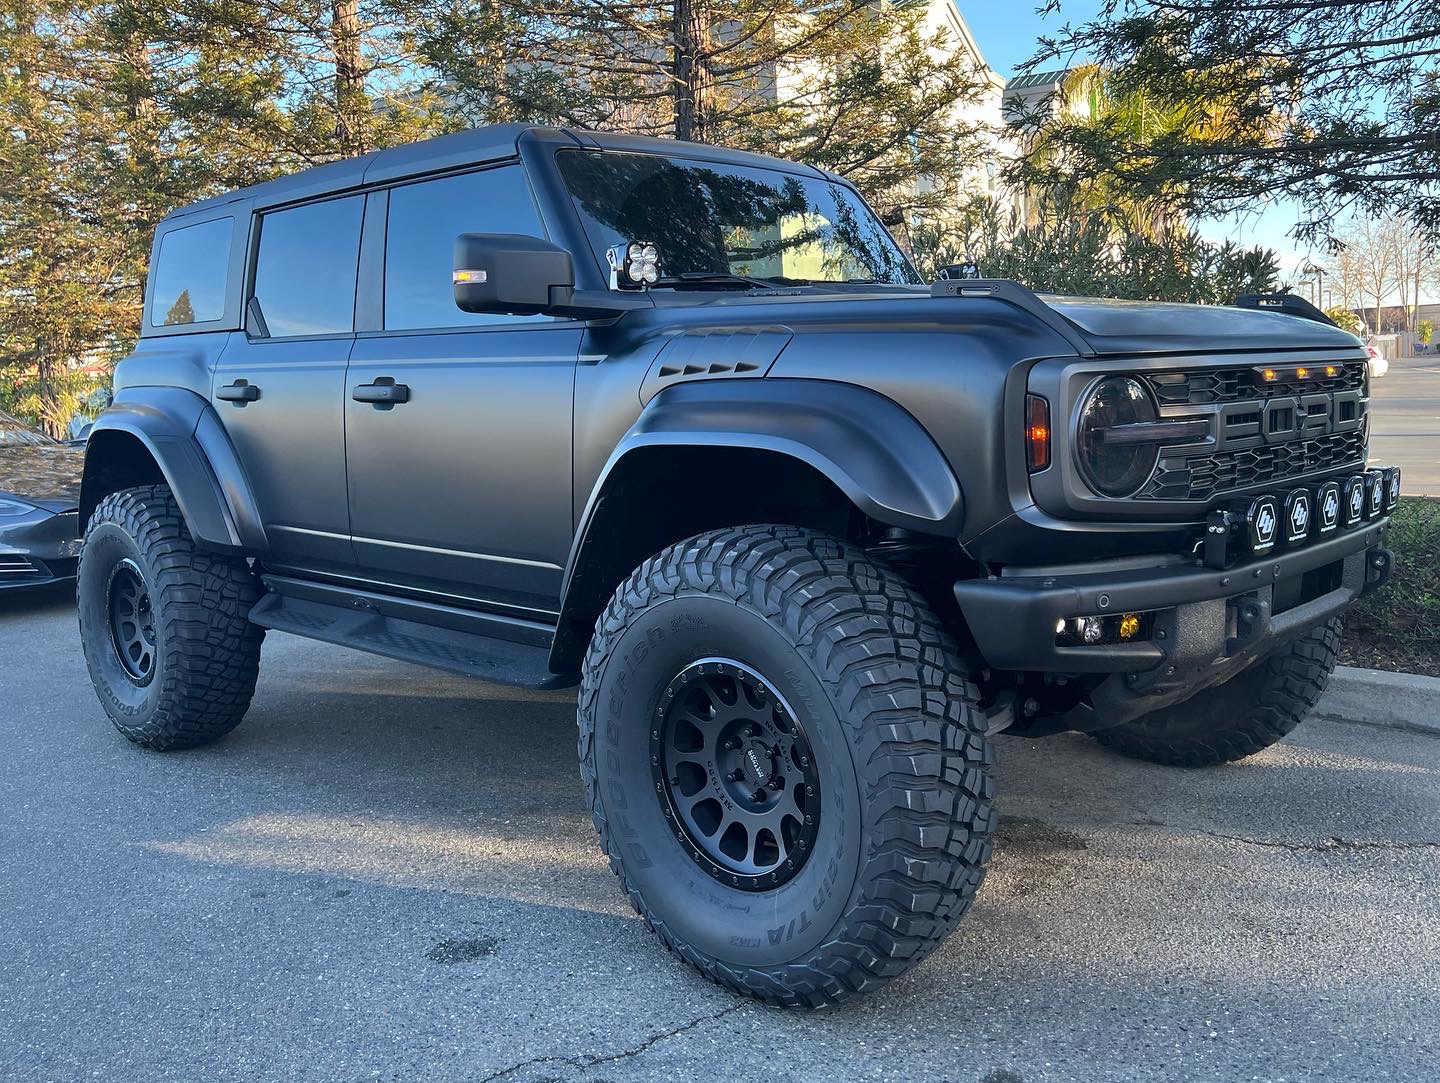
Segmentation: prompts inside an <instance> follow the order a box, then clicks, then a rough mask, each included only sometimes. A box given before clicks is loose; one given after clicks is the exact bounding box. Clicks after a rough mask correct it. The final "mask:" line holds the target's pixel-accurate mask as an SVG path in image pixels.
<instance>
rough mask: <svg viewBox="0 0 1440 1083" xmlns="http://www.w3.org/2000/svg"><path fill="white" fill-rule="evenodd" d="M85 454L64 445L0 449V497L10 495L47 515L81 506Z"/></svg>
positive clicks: (82, 451)
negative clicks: (44, 511)
mask: <svg viewBox="0 0 1440 1083" xmlns="http://www.w3.org/2000/svg"><path fill="white" fill-rule="evenodd" d="M84 466H85V450H84V449H83V448H78V447H65V446H64V445H63V444H38V445H34V446H29V445H25V446H21V447H0V493H10V494H13V495H14V496H17V497H19V498H20V499H21V500H24V501H27V502H28V503H31V504H34V505H35V506H36V507H40V508H44V509H45V510H46V511H56V512H59V511H73V510H74V509H75V508H78V507H79V506H80V474H81V471H82V470H83V469H84Z"/></svg>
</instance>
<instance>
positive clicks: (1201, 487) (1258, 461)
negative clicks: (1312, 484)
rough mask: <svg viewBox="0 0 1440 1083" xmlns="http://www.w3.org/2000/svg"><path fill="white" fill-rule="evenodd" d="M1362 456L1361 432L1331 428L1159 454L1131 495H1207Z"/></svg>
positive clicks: (1185, 497)
mask: <svg viewBox="0 0 1440 1083" xmlns="http://www.w3.org/2000/svg"><path fill="white" fill-rule="evenodd" d="M1364 455H1365V434H1364V433H1363V432H1346V433H1331V434H1328V435H1326V436H1320V437H1316V438H1314V439H1308V440H1297V441H1295V442H1294V443H1289V444H1278V445H1270V446H1261V447H1252V448H1243V449H1241V450H1239V451H1230V452H1222V453H1220V454H1215V455H1202V456H1198V457H1196V458H1188V459H1187V458H1184V457H1175V458H1169V457H1166V456H1164V455H1162V456H1161V458H1160V465H1159V466H1158V467H1156V469H1155V473H1154V474H1153V475H1152V476H1151V478H1150V481H1149V482H1148V483H1147V484H1146V485H1145V487H1144V488H1143V489H1141V490H1140V492H1139V493H1137V494H1136V495H1137V497H1138V498H1140V499H1144V500H1208V499H1210V498H1211V497H1212V496H1214V495H1216V494H1217V493H1225V492H1230V491H1231V490H1234V489H1244V488H1246V487H1247V486H1250V485H1264V484H1267V483H1269V482H1272V481H1283V480H1284V479H1286V478H1293V477H1299V476H1300V475H1302V474H1310V473H1314V472H1315V471H1318V470H1326V469H1329V468H1332V467H1341V466H1345V465H1346V464H1348V463H1359V462H1360V461H1362V460H1363V459H1364Z"/></svg>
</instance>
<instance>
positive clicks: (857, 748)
mask: <svg viewBox="0 0 1440 1083" xmlns="http://www.w3.org/2000/svg"><path fill="white" fill-rule="evenodd" d="M975 702H976V691H975V688H974V686H973V685H971V684H970V683H969V682H967V681H966V680H965V677H964V671H963V668H962V664H961V663H960V661H959V660H958V658H957V657H956V654H955V650H954V647H953V644H952V643H951V642H950V640H949V638H948V636H947V635H946V634H945V632H944V630H943V628H942V627H941V625H940V623H939V621H938V620H937V619H936V618H935V616H934V615H933V614H932V613H931V612H930V611H929V610H928V608H927V607H926V606H925V604H924V602H923V601H922V600H921V599H920V598H919V596H918V595H917V594H915V592H914V591H912V590H911V589H910V588H909V586H907V585H906V584H905V583H904V582H903V581H902V580H901V579H900V578H899V577H898V576H897V575H895V573H894V572H892V571H891V570H889V569H888V568H886V567H884V566H882V565H879V564H877V563H875V562H873V561H872V560H870V559H869V558H868V557H867V556H866V555H865V554H864V553H863V552H861V551H859V550H857V549H854V548H852V547H850V546H847V545H845V544H843V543H841V542H839V541H836V540H834V539H832V538H828V537H825V536H823V535H819V534H815V533H812V532H808V531H804V530H799V529H795V528H790V527H776V526H755V527H741V528H735V529H729V530H722V531H716V532H713V533H709V534H704V535H701V536H699V537H696V538H692V539H690V540H689V541H685V542H681V543H680V544H678V545H675V546H672V547H671V548H669V549H667V550H665V551H664V552H662V553H660V554H658V555H657V556H655V557H653V558H651V559H650V560H648V561H646V562H645V564H644V565H642V566H641V567H640V568H639V569H638V570H637V571H636V572H635V573H634V574H633V575H632V576H631V577H630V579H629V580H628V581H627V582H626V583H624V584H623V585H622V586H621V587H620V588H619V590H617V591H616V593H615V595H614V597H613V598H612V599H611V601H610V604H609V606H608V607H607V608H606V610H605V612H604V613H603V614H602V615H601V617H600V619H599V621H598V623H597V626H596V630H595V635H594V639H593V640H592V642H591V645H590V649H589V652H588V654H587V656H586V660H585V666H584V680H583V684H582V687H581V692H580V705H579V724H580V761H581V772H582V775H583V778H584V781H585V788H586V795H587V797H588V799H589V801H590V805H591V809H592V813H593V817H594V821H595V826H596V829H597V830H598V831H599V834H600V839H601V843H602V845H603V846H604V848H605V851H606V853H607V854H608V856H609V858H610V864H611V867H612V868H613V869H614V870H615V872H616V873H617V875H619V877H620V880H621V883H622V884H623V886H624V888H625V890H626V892H627V893H628V895H629V897H630V901H631V902H632V904H633V905H634V906H635V909H636V910H637V911H638V912H639V913H640V914H641V915H642V916H643V917H644V919H645V921H646V923H647V924H648V925H649V926H650V928H652V929H653V930H654V931H655V932H656V933H657V934H658V935H659V937H660V939H661V941H662V942H663V943H664V944H665V945H666V946H667V947H668V948H670V950H672V951H673V952H675V953H676V954H677V955H679V956H680V957H681V958H682V959H684V960H685V961H686V962H688V963H690V964H691V965H693V966H694V967H696V968H697V969H698V970H699V971H700V972H701V973H702V974H704V975H705V976H706V977H708V978H710V979H711V980H713V981H716V982H718V983H720V984H722V985H725V986H727V987H729V988H731V989H732V990H734V991H736V992H739V993H743V994H746V995H749V996H753V997H756V998H758V999H761V1000H764V1001H768V1002H771V1003H777V1004H785V1005H794V1006H802V1007H819V1006H822V1005H825V1004H830V1003H835V1002H838V1001H840V1000H843V999H845V998H846V997H848V996H850V995H853V994H855V993H860V992H865V991H868V990H870V989H873V988H875V987H877V986H878V985H880V984H881V983H883V982H884V981H885V980H887V979H889V978H891V977H894V976H895V975H897V974H899V973H901V972H903V971H905V970H906V969H908V968H909V967H910V966H912V965H914V964H915V963H916V962H917V961H919V960H920V959H921V958H923V957H924V955H925V954H926V953H927V952H929V951H930V950H931V949H932V948H934V947H935V946H936V945H937V944H939V943H940V941H941V940H942V939H943V938H944V936H945V934H946V933H948V932H949V931H950V929H951V928H952V927H953V926H954V925H955V924H956V923H957V922H958V921H959V920H960V918H961V917H962V916H963V915H964V914H965V912H966V911H967V910H968V909H969V907H970V904H971V902H972V900H973V899H974V897H975V893H976V891H977V890H978V888H979V886H980V882H981V880H982V879H983V877H984V872H985V865H986V863H987V861H988V860H989V857H990V849H991V833H992V830H993V826H994V810H993V807H992V804H991V780H990V751H989V746H988V743H987V740H986V737H985V727H984V723H983V719H982V718H981V716H980V714H979V712H978V711H977V710H976V708H975Z"/></svg>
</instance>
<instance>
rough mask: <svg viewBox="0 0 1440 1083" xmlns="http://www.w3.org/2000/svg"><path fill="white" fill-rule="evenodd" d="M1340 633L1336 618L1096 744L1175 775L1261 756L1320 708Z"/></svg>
mask: <svg viewBox="0 0 1440 1083" xmlns="http://www.w3.org/2000/svg"><path fill="white" fill-rule="evenodd" d="M1340 629H1341V621H1340V618H1339V617H1335V618H1334V619H1333V620H1331V621H1330V622H1329V623H1327V624H1322V625H1320V626H1319V627H1318V628H1314V629H1312V630H1311V631H1309V632H1307V633H1305V634H1304V635H1303V636H1300V637H1299V638H1298V639H1296V640H1295V641H1294V642H1292V643H1290V644H1288V645H1286V646H1284V647H1282V648H1281V649H1280V650H1278V651H1276V652H1275V653H1274V654H1272V655H1270V656H1268V657H1267V658H1264V659H1262V660H1261V661H1259V662H1257V663H1255V665H1253V666H1251V667H1250V668H1249V669H1247V670H1244V671H1243V672H1241V673H1240V674H1239V675H1238V676H1236V677H1232V678H1231V679H1230V680H1228V681H1226V682H1225V683H1224V684H1222V685H1220V686H1219V687H1218V688H1210V689H1207V690H1205V691H1204V692H1201V693H1200V694H1199V695H1197V696H1195V697H1194V698H1193V699H1189V700H1186V701H1185V702H1184V703H1177V704H1176V705H1174V706H1173V707H1166V708H1164V709H1163V710H1159V711H1155V712H1154V713H1153V714H1148V715H1144V716H1142V717H1140V718H1137V719H1136V720H1135V721H1133V722H1127V723H1125V724H1124V725H1121V726H1116V727H1114V728H1113V729H1106V730H1100V731H1099V732H1097V733H1096V734H1095V738H1096V739H1097V740H1098V741H1099V742H1100V743H1101V744H1102V745H1104V746H1105V747H1106V748H1110V749H1113V750H1114V751H1116V752H1119V753H1120V754H1121V755H1124V756H1130V757H1131V758H1133V759H1138V760H1149V761H1151V762H1152V763H1165V764H1170V765H1172V766H1175V767H1213V766H1215V765H1216V764H1221V763H1227V762H1229V761H1232V760H1241V759H1244V758H1245V757H1246V756H1251V755H1254V754H1255V753H1256V752H1259V751H1261V750H1262V749H1266V748H1269V747H1270V746H1271V745H1273V744H1275V742H1277V741H1279V740H1280V739H1281V738H1283V737H1284V736H1285V735H1286V734H1288V733H1289V732H1290V731H1291V730H1293V729H1294V728H1295V727H1296V726H1298V725H1299V724H1300V723H1301V722H1302V721H1303V720H1304V718H1305V716H1306V715H1307V714H1309V713H1310V711H1311V709H1313V708H1314V706H1315V703H1316V701H1317V700H1319V698H1320V694H1321V693H1322V692H1324V691H1325V686H1326V685H1327V684H1328V683H1329V682H1330V674H1331V672H1332V671H1333V670H1334V669H1335V656H1336V652H1337V651H1338V650H1339V649H1340Z"/></svg>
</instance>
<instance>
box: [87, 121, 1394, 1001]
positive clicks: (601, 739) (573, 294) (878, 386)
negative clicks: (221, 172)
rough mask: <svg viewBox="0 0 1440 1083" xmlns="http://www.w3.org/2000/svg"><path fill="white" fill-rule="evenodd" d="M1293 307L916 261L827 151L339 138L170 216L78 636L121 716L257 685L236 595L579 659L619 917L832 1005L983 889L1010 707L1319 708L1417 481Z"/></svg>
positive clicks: (1324, 327) (333, 626)
mask: <svg viewBox="0 0 1440 1083" xmlns="http://www.w3.org/2000/svg"><path fill="white" fill-rule="evenodd" d="M1267 309H1271V310H1270V311H1267ZM1294 313H1298V315H1296V314H1294ZM1317 315H1318V314H1316V313H1314V312H1313V310H1307V309H1306V307H1305V306H1304V305H1303V304H1302V303H1300V302H1298V300H1297V299H1295V298H1291V297H1287V296H1264V297H1252V298H1249V299H1248V300H1244V301H1242V302H1238V303H1237V306H1236V307H1209V308H1205V307H1194V306H1181V305H1166V304H1141V303H1127V302H1117V301H1104V300H1085V299H1073V298H1063V297H1039V296H1037V295H1035V294H1033V293H1031V292H1029V291H1028V290H1026V289H1024V288H1022V287H1020V286H1018V285H1016V284H1015V283H1013V282H1006V281H994V280H985V279H979V278H974V277H955V278H946V279H943V280H941V281H938V282H935V283H933V284H932V285H928V286H927V285H924V284H922V283H921V282H920V280H919V278H918V277H917V275H916V274H915V272H914V270H913V269H912V267H911V265H910V263H909V262H908V260H907V259H906V256H905V255H904V254H903V252H902V250H901V249H900V248H899V247H898V246H897V244H896V242H895V241H894V240H893V239H892V238H891V236H890V235H889V234H888V233H887V232H886V230H885V228H884V227H883V226H882V225H881V223H880V222H879V221H878V219H877V218H876V217H875V215H874V214H873V213H872V212H871V211H870V209H869V208H868V207H867V206H866V205H865V203H864V202H863V201H862V199H861V198H860V196H859V195H858V194H857V192H856V191H855V189H854V188H853V187H851V186H850V185H849V184H848V183H847V182H846V181H845V180H843V179H842V178H840V177H836V176H832V175H829V174H827V173H823V172H819V171H817V170H815V169H811V168H808V167H806V166H801V165H795V164H792V163H787V162H781V161H775V160H772V159H768V158H764V157H759V156H755V155H750V154H740V153H734V152H731V151H727V150H722V149H718V148H715V147H701V146H691V145H686V144H680V143H671V142H664V141H657V140H646V139H640V138H632V137H626V136H614V135H595V134H591V133H587V132H580V131H567V130H559V129H551V128H537V127H531V126H522V125H507V126H499V127H493V128H486V129H482V130H478V131H473V132H467V133H463V134H459V135H454V136H447V137H444V138H441V139H437V140H433V141H431V142H427V143H421V144H418V145H414V146H405V147H398V148H395V149H393V150H383V151H379V152H376V153H373V154H370V155H367V156H364V157H361V158H356V159H353V160H349V161H343V162H337V163H334V164H331V165H324V166H320V167H319V168H316V169H311V170H307V171H306V172H303V173H299V174H297V175H295V176H291V177H287V178H285V179H282V180H277V181H272V182H269V183H264V184H259V185H256V186H254V187H252V188H247V189H244V190H242V191H238V192H234V193H231V194H229V195H223V196H219V197H216V198H213V199H207V200H205V201H203V202H200V203H196V204H194V205H192V206H189V207H186V208H184V209H182V210H180V211H177V212H176V213H174V214H172V215H171V216H169V217H168V218H166V219H165V220H164V221H163V222H162V223H161V224H160V226H159V229H158V231H157V235H156V237H155V243H154V250H153V254H152V260H151V271H150V279H149V283H148V290H147V302H146V307H145V313H144V327H143V331H142V333H141V336H140V340H139V344H138V346H137V347H136V349H135V351H134V353H133V354H131V355H130V356H129V357H128V358H127V359H126V360H125V361H124V362H122V363H121V365H120V366H119V369H118V371H117V373H116V387H117V394H116V397H115V403H114V406H113V407H112V408H111V409H110V410H108V411H107V412H106V413H105V414H104V415H103V416H102V417H101V419H100V421H99V422H98V424H97V425H96V426H95V429H94V432H93V435H92V436H91V437H90V442H89V450H88V454H87V457H86V466H85V474H84V479H83V491H82V495H81V511H80V514H81V522H84V523H87V524H88V526H87V528H86V532H85V540H84V548H83V557H82V560H81V564H80V570H79V603H80V630H81V634H82V636H83V640H84V649H85V656H86V659H87V661H88V663H89V668H90V673H91V676H92V678H93V680H94V683H95V687H96V690H97V691H98V693H99V696H100V700H101V702H102V703H103V704H104V707H105V710H106V711H107V713H108V714H109V716H110V717H111V718H112V719H113V720H114V722H115V725H116V726H117V727H118V728H119V729H120V731H121V732H122V733H123V734H125V736H126V737H128V738H130V739H131V740H132V741H134V742H136V743H137V744H140V745H142V746H145V747H147V748H151V749H176V748H185V747H189V746H193V745H198V744H201V743H203V742H206V741H211V740H214V739H216V738H217V737H220V736H221V735H223V734H225V733H227V732H228V731H229V730H230V729H231V728H233V727H234V726H235V725H236V724H237V723H239V722H240V720H241V717H242V716H243V715H244V714H245V711H246V708H247V706H248V704H249V703H250V698H251V695H252V693H253V691H254V688H255V681H256V673H257V670H258V667H259V663H260V646H261V638H262V636H263V634H264V633H263V629H266V628H272V629H280V630H283V631H286V632H291V633H294V634H298V635H302V636H309V637H313V638H315V639H320V640H325V641H328V642H332V643H339V644H345V645H348V646H352V647H356V648H359V649H361V650H366V651H373V652H377V653H379V654H383V655H389V656H392V657H395V658H401V659H406V660H409V661H412V662H421V663H425V664H428V665H433V666H437V667H441V668H445V669H451V670H458V671H460V672H462V673H467V674H473V675H475V676H478V677H485V678H491V679H495V680H501V681H512V682H527V683H531V684H539V685H547V686H565V685H571V684H577V683H578V685H579V753H580V762H581V770H582V773H583V777H584V782H585V792H586V795H587V798H588V800H589V803H590V806H591V808H592V810H593V814H594V821H595V826H596V827H597V829H598V830H599V834H600V841H601V845H602V846H603V847H604V848H605V851H606V853H607V854H608V856H609V859H610V863H611V865H612V867H613V868H614V870H615V872H616V873H617V874H618V875H619V877H620V880H621V883H622V884H623V886H624V889H625V891H626V892H627V893H628V895H629V898H630V900H631V902H632V903H633V904H634V906H635V908H636V909H637V910H638V911H639V912H640V914H642V915H643V916H644V919H645V921H646V922H647V923H648V924H649V925H650V927H651V928H653V929H654V930H655V932H656V933H657V934H658V936H659V937H660V939H661V940H662V941H663V942H664V943H665V944H666V946H667V947H669V948H670V949H671V950H672V951H674V952H675V953H676V954H678V955H679V956H681V957H682V958H683V959H685V960H686V961H687V962H689V963H690V964H692V965H693V966H694V967H696V968H697V969H699V970H700V971H701V972H702V973H704V974H705V975H706V976H708V977H710V978H712V979H714V980H715V981H717V982H720V983H722V984H724V985H726V986H728V987H730V988H732V989H734V990H736V991H739V992H742V993H746V994H749V995H752V996H755V997H759V998H761V999H763V1000H767V1001H771V1002H776V1003H781V1004H790V1005H800V1006H818V1005H823V1004H826V1003H830V1002H834V1001H838V1000H840V999H842V998H844V997H846V996H848V995H851V994H854V993H857V992H862V991H865V990H869V989H872V988H874V987H876V986H877V985H879V984H880V983H882V982H883V981H884V980H885V979H887V978H889V977H892V976H894V975H896V974H899V973H901V972H902V971H904V970H905V969H906V968H908V967H910V966H911V965H913V964H914V963H915V962H916V961H917V960H919V959H920V958H922V957H923V956H924V955H925V954H926V953H927V952H928V951H929V950H930V949H932V948H934V947H935V946H936V945H937V944H938V943H939V942H940V941H941V939H942V938H943V937H944V936H945V934H946V933H947V932H948V931H949V930H950V929H951V928H952V927H953V926H954V925H955V924H956V923H957V922H958V921H959V920H960V918H961V917H962V915H963V914H964V913H965V912H966V910H967V909H968V908H969V906H970V904H971V902H972V900H973V899H974V897H975V893H976V891H977V889H978V888H979V887H980V882H981V879H982V877H983V876H984V872H985V866H986V862H987V860H988V859H989V856H990V850H991V833H992V829H993V827H994V824H995V812H994V806H993V804H992V797H993V793H992V781H991V778H990V767H991V753H990V749H989V742H990V738H991V736H992V735H994V734H997V733H1000V732H1009V733H1018V734H1023V735H1027V736H1034V735H1041V734H1051V733H1058V732H1061V731H1067V730H1080V731H1083V732H1087V733H1092V734H1094V736H1095V737H1096V738H1097V739H1098V740H1099V741H1100V742H1101V743H1103V744H1104V745H1106V746H1108V747H1110V748H1113V749H1115V750H1116V751H1118V752H1121V753H1124V754H1126V755H1130V756H1137V757H1141V758H1144V759H1149V760H1155V761H1158V762H1161V763H1169V764H1178V765H1185V766H1200V765H1207V764H1217V763H1220V762H1221V761H1225V760H1234V759H1238V758H1240V757H1243V756H1247V755H1249V754H1251V753H1253V752H1256V751H1258V750H1260V749H1263V748H1265V747H1266V746H1268V745H1270V744H1272V743H1274V742H1275V741H1278V740H1279V739H1280V738H1281V737H1283V736H1284V735H1285V734H1286V733H1288V732H1289V731H1290V730H1291V729H1292V728H1293V727H1294V726H1295V725H1296V724H1297V723H1299V722H1300V720H1301V719H1302V718H1303V717H1304V716H1305V714H1306V712H1307V711H1308V710H1309V709H1310V708H1311V707H1312V706H1313V704H1314V703H1315V700H1316V697H1317V696H1319V694H1320V692H1321V690H1322V689H1323V688H1324V686H1325V682H1326V679H1327V677H1328V675H1329V673H1330V671H1331V668H1332V667H1333V665H1334V662H1335V651H1336V643H1337V640H1338V637H1339V634H1340V616H1341V613H1342V611H1343V610H1344V609H1345V607H1346V606H1347V605H1348V604H1349V603H1350V602H1352V601H1353V600H1354V599H1356V598H1357V597H1359V596H1360V595H1361V594H1363V593H1365V592H1367V591H1369V590H1372V589H1374V588H1376V587H1377V586H1379V585H1380V584H1381V583H1382V582H1383V581H1384V580H1385V579H1386V577H1387V575H1388V573H1389V570H1390V564H1391V556H1390V553H1389V552H1388V551H1387V550H1386V548H1385V546H1384V538H1385V532H1386V529H1387V525H1388V522H1389V519H1388V517H1389V514H1390V511H1391V509H1393V508H1394V506H1395V503H1396V501H1397V500H1398V497H1399V477H1398V474H1397V473H1396V471H1394V470H1392V469H1367V457H1366V440H1367V416H1366V411H1367V406H1368V387H1367V383H1366V353H1365V349H1364V347H1363V346H1362V345H1361V344H1360V342H1359V341H1358V340H1356V339H1355V338H1354V337H1352V336H1351V335H1349V334H1347V333H1345V332H1344V331H1341V330H1339V329H1338V328H1336V327H1334V326H1333V325H1330V324H1328V323H1326V322H1323V318H1320V319H1317V318H1313V317H1315V316H1317ZM1202 690H1203V691H1204V694H1203V695H1197V693H1200V692H1202Z"/></svg>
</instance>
